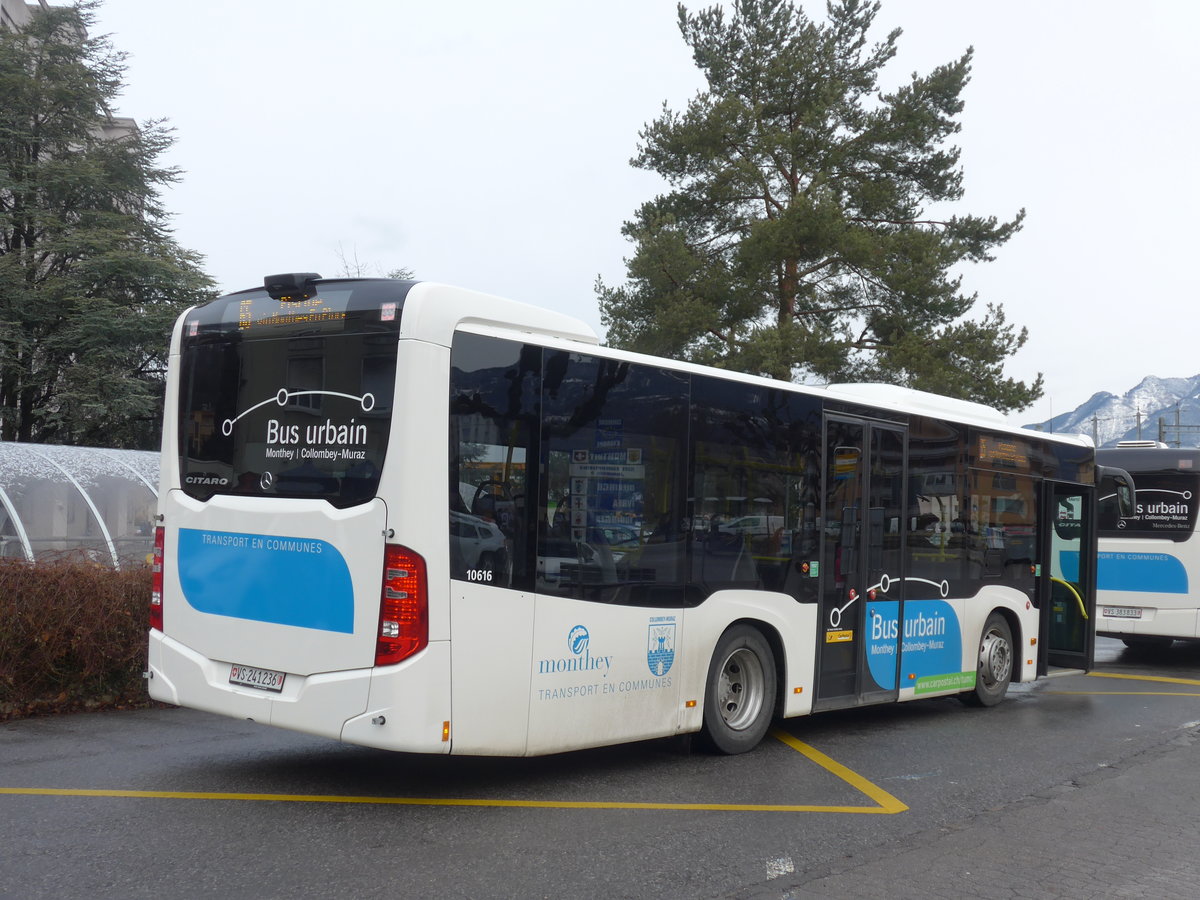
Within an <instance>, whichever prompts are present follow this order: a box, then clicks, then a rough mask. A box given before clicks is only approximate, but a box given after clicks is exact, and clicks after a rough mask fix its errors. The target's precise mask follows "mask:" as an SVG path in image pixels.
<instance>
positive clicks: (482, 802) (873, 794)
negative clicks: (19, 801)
mask: <svg viewBox="0 0 1200 900" xmlns="http://www.w3.org/2000/svg"><path fill="white" fill-rule="evenodd" d="M771 733H772V735H774V737H775V738H777V739H778V740H780V741H782V742H783V743H784V744H786V745H787V746H789V747H791V748H792V749H793V750H796V751H798V752H799V753H801V754H803V755H804V756H806V757H807V758H808V759H810V760H812V761H813V762H814V763H816V764H817V765H819V766H820V767H821V768H823V769H825V770H826V771H828V772H830V773H832V774H833V775H836V776H837V777H838V778H840V779H842V780H843V781H845V782H846V783H847V784H849V785H851V786H852V787H854V788H855V789H856V790H858V791H861V792H862V793H864V794H866V795H867V796H868V797H870V798H871V799H872V800H874V801H875V803H876V804H877V805H876V806H814V805H807V804H794V805H793V804H766V803H639V802H612V803H610V802H604V801H598V800H486V799H465V798H452V797H450V798H437V797H360V796H339V795H334V794H242V793H222V792H209V791H125V790H100V789H88V788H6V787H0V794H8V795H13V794H19V795H24V796H46V797H115V798H133V799H152V800H250V801H258V802H273V803H365V804H374V805H381V806H475V807H505V808H520V809H634V810H638V809H640V810H683V811H700V812H838V813H875V814H892V813H898V812H904V811H905V810H906V809H908V807H907V806H905V805H904V804H903V803H901V802H900V801H899V800H897V799H896V798H895V797H893V796H892V795H891V794H889V793H888V792H887V791H885V790H883V789H882V788H880V787H878V786H876V785H874V784H872V783H871V782H869V781H867V780H866V779H865V778H863V777H862V776H861V775H858V774H857V773H855V772H852V771H851V770H850V769H848V768H846V767H845V766H843V765H841V764H840V763H838V762H835V761H834V760H832V759H830V758H829V757H828V756H826V755H825V754H824V753H822V752H821V751H819V750H816V749H815V748H813V747H810V746H809V745H808V744H805V743H803V742H801V741H798V740H796V738H794V737H792V736H791V735H790V734H788V733H786V732H784V731H780V730H778V729H777V730H774V731H772V732H771Z"/></svg>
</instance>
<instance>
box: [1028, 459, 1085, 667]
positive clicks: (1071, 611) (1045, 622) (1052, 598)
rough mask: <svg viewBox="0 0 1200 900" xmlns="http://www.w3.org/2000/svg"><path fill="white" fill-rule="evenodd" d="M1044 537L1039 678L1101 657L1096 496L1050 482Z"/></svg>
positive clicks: (1046, 492) (1045, 495) (1045, 501)
mask: <svg viewBox="0 0 1200 900" xmlns="http://www.w3.org/2000/svg"><path fill="white" fill-rule="evenodd" d="M1043 491H1044V493H1043V497H1042V502H1043V505H1044V507H1045V509H1047V510H1048V511H1049V516H1048V517H1047V518H1048V520H1049V521H1048V522H1046V526H1047V527H1045V528H1044V529H1043V532H1044V533H1043V535H1042V553H1041V558H1042V566H1041V577H1040V578H1039V579H1038V596H1039V598H1041V609H1040V613H1041V615H1040V622H1041V627H1040V632H1041V635H1042V639H1041V640H1040V641H1039V642H1038V674H1039V675H1044V674H1046V671H1047V669H1048V667H1049V666H1063V667H1066V668H1071V669H1084V670H1089V669H1091V667H1092V660H1093V657H1094V652H1095V641H1096V637H1095V626H1094V619H1095V614H1096V517H1095V514H1094V509H1093V502H1094V497H1095V494H1094V491H1093V490H1092V488H1090V487H1082V486H1080V485H1077V484H1060V483H1057V482H1046V484H1045V487H1044V488H1043Z"/></svg>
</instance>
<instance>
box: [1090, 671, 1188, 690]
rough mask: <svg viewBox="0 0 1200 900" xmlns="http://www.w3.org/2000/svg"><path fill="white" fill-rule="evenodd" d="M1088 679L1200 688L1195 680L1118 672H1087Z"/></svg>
mask: <svg viewBox="0 0 1200 900" xmlns="http://www.w3.org/2000/svg"><path fill="white" fill-rule="evenodd" d="M1088 677H1089V678H1125V679H1128V680H1129V681H1158V682H1161V683H1163V684H1191V685H1195V686H1196V687H1200V680H1197V679H1195V678H1169V677H1167V676H1166V675H1122V674H1120V673H1118V672H1089V673H1088Z"/></svg>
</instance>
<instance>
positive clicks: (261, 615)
mask: <svg viewBox="0 0 1200 900" xmlns="http://www.w3.org/2000/svg"><path fill="white" fill-rule="evenodd" d="M177 558H178V567H179V568H178V571H179V582H180V585H181V586H182V588H183V596H184V598H185V599H186V600H187V602H188V604H189V605H190V606H191V607H192V608H193V609H196V610H199V611H200V612H203V613H209V614H211V615H214V616H229V617H230V618H234V619H250V620H252V621H255V622H271V623H273V624H276V625H294V626H296V627H297V628H313V629H318V630H321V631H337V632H342V633H344V634H351V633H352V632H353V631H354V588H353V586H352V584H351V582H350V569H349V567H348V566H347V565H346V560H345V559H344V558H343V557H342V554H341V553H339V552H338V551H337V548H335V547H334V546H333V545H332V544H329V543H327V542H326V541H322V540H318V539H316V538H295V537H283V536H280V535H271V534H243V533H240V532H232V531H202V530H198V529H194V528H180V529H179V551H178V554H177Z"/></svg>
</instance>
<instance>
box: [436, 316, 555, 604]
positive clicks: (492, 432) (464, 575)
mask: <svg viewBox="0 0 1200 900" xmlns="http://www.w3.org/2000/svg"><path fill="white" fill-rule="evenodd" d="M540 379H541V350H540V348H537V347H530V346H527V345H523V344H520V343H517V342H515V341H505V340H499V339H496V338H487V337H481V336H479V335H473V334H463V333H460V334H456V335H455V337H454V346H453V348H452V350H451V356H450V484H449V485H448V489H449V498H450V502H449V507H450V510H449V515H450V533H449V540H450V566H451V577H453V578H458V579H461V580H464V581H470V582H474V583H478V584H486V585H491V586H494V587H515V588H523V589H528V588H531V587H532V582H533V571H532V565H531V561H530V554H529V549H530V547H529V540H528V536H529V534H530V533H531V531H532V528H533V525H532V523H531V522H529V521H528V520H527V517H528V515H529V512H528V508H527V505H526V503H525V496H526V494H527V492H528V491H527V486H528V480H529V478H530V472H529V461H530V460H534V459H536V458H537V456H536V452H535V451H534V449H533V445H532V442H533V441H535V440H536V436H537V428H536V423H537V420H538V383H539V381H540Z"/></svg>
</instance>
